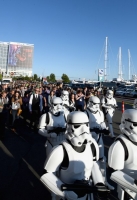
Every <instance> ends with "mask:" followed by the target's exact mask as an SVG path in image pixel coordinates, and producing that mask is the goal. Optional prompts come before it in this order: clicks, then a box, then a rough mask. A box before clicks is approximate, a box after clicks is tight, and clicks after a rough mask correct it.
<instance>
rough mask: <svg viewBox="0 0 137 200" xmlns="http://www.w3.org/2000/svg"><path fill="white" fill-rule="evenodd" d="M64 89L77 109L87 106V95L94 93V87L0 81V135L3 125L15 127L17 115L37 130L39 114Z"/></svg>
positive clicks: (43, 111) (1, 134)
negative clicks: (5, 82)
mask: <svg viewBox="0 0 137 200" xmlns="http://www.w3.org/2000/svg"><path fill="white" fill-rule="evenodd" d="M64 89H65V90H67V91H68V93H69V101H70V102H71V103H72V104H73V105H74V106H75V107H76V110H81V111H83V110H84V109H85V108H86V105H87V102H88V99H89V97H90V96H93V95H97V90H94V88H92V89H88V88H86V87H85V88H84V89H81V88H78V89H77V91H75V90H73V89H71V88H70V87H63V84H62V83H60V84H48V85H44V84H42V83H41V82H27V81H16V82H12V83H10V84H3V85H0V123H1V127H0V138H1V139H2V138H3V137H4V129H5V125H7V126H9V127H10V128H11V129H12V130H15V129H16V124H17V123H16V120H18V119H19V116H20V115H22V117H23V118H24V122H26V121H27V120H29V121H30V124H29V126H30V128H32V129H34V132H37V130H38V129H37V126H38V120H39V117H40V116H41V114H43V113H47V112H48V111H49V108H50V106H51V103H52V101H53V98H54V97H60V96H61V93H62V91H63V90H64ZM36 94H37V95H36ZM35 95H36V96H38V98H37V99H35V98H33V97H34V96H35ZM32 100H35V101H32ZM34 104H35V106H34Z"/></svg>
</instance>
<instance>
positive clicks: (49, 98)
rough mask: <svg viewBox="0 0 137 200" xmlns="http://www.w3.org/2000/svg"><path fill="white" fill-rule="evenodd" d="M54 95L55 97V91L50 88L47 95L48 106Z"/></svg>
mask: <svg viewBox="0 0 137 200" xmlns="http://www.w3.org/2000/svg"><path fill="white" fill-rule="evenodd" d="M54 97H56V93H55V91H53V90H51V92H50V94H49V96H48V105H49V107H50V106H51V104H52V102H53V98H54Z"/></svg>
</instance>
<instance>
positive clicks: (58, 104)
mask: <svg viewBox="0 0 137 200" xmlns="http://www.w3.org/2000/svg"><path fill="white" fill-rule="evenodd" d="M50 111H51V112H52V113H53V114H54V115H57V114H58V113H59V112H61V111H63V106H62V99H61V98H60V97H54V98H53V101H52V105H51V107H50Z"/></svg>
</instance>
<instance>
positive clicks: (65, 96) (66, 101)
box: [61, 90, 75, 112]
mask: <svg viewBox="0 0 137 200" xmlns="http://www.w3.org/2000/svg"><path fill="white" fill-rule="evenodd" d="M61 99H62V102H63V106H64V107H65V108H66V109H67V110H68V111H70V112H71V111H74V110H75V107H74V105H73V104H71V103H70V101H69V92H68V91H67V90H63V91H62V93H61Z"/></svg>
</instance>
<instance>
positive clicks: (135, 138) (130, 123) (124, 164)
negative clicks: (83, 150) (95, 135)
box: [108, 109, 137, 200]
mask: <svg viewBox="0 0 137 200" xmlns="http://www.w3.org/2000/svg"><path fill="white" fill-rule="evenodd" d="M120 130H121V132H122V134H121V135H120V136H118V137H117V138H116V140H115V142H114V143H113V144H112V145H111V146H110V148H109V153H108V165H109V167H111V168H112V169H113V170H119V171H122V172H124V173H125V174H127V175H128V176H131V177H132V178H133V179H137V153H136V152H137V110H136V109H127V110H125V111H124V113H123V115H122V118H121V124H120ZM122 177H123V175H122V176H120V175H119V180H120V179H122ZM124 191H126V192H124ZM127 193H128V195H129V196H130V197H129V198H128V197H127V196H128V195H127ZM118 197H119V199H120V200H125V199H126V200H127V199H137V195H136V193H135V192H131V190H125V189H123V187H121V186H120V185H118Z"/></svg>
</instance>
